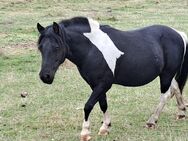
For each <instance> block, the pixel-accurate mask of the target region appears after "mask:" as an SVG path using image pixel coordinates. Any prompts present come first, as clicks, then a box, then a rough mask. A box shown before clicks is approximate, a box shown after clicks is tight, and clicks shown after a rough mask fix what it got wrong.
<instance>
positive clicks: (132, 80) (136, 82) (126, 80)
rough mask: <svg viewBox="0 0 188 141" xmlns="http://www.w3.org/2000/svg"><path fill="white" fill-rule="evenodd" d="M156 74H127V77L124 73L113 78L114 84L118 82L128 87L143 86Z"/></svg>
mask: <svg viewBox="0 0 188 141" xmlns="http://www.w3.org/2000/svg"><path fill="white" fill-rule="evenodd" d="M157 76H158V74H155V75H134V76H129V77H126V75H125V76H122V78H119V79H115V81H114V84H119V85H123V86H128V87H137V86H143V85H145V84H148V83H150V82H151V81H153V80H154V79H155V78H156V77H157Z"/></svg>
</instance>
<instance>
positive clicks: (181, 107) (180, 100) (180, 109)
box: [171, 79, 186, 119]
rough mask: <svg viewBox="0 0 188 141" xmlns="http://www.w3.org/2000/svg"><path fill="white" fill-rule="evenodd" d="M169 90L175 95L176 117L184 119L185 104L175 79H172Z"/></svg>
mask: <svg viewBox="0 0 188 141" xmlns="http://www.w3.org/2000/svg"><path fill="white" fill-rule="evenodd" d="M171 92H172V94H173V95H175V97H176V101H177V106H178V114H177V119H185V112H186V106H185V104H184V101H183V97H182V94H181V92H180V89H179V86H178V83H177V81H176V80H175V79H173V80H172V84H171Z"/></svg>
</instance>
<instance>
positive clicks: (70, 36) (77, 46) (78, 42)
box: [66, 32, 89, 68]
mask: <svg viewBox="0 0 188 141" xmlns="http://www.w3.org/2000/svg"><path fill="white" fill-rule="evenodd" d="M67 44H68V52H67V57H66V58H67V59H68V60H70V61H71V62H72V63H74V64H75V65H76V66H77V67H79V68H81V67H82V64H83V62H84V60H85V58H86V57H87V55H88V52H89V45H88V42H87V41H86V38H85V37H84V36H83V35H82V34H81V33H76V32H67Z"/></svg>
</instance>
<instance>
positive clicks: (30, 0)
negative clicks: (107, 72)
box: [0, 0, 188, 141]
mask: <svg viewBox="0 0 188 141" xmlns="http://www.w3.org/2000/svg"><path fill="white" fill-rule="evenodd" d="M73 16H88V17H92V18H94V19H97V20H98V21H100V22H101V23H104V24H109V25H112V26H114V27H116V28H119V29H124V30H128V29H135V28H138V27H142V26H146V25H151V24H165V25H169V26H172V27H174V28H176V29H179V30H182V31H185V32H186V33H187V34H188V2H187V1H186V0H0V81H1V82H0V141H77V140H79V134H80V131H81V125H82V121H83V106H84V104H85V102H86V100H87V98H88V97H89V95H90V93H91V90H90V88H89V87H88V85H87V84H86V83H85V82H84V81H83V80H82V78H81V77H80V75H79V73H78V71H77V69H76V67H75V66H74V65H73V64H70V63H69V62H66V63H65V64H64V65H62V66H61V67H60V69H59V70H58V72H57V74H56V78H55V81H54V83H53V84H52V85H45V84H43V83H42V82H41V81H40V80H39V77H38V72H39V70H40V62H41V58H40V53H39V51H38V50H37V46H36V42H37V38H38V33H37V30H36V24H37V22H40V23H41V24H42V25H44V26H47V25H49V24H51V23H52V22H53V21H60V20H62V19H65V18H70V17H73ZM133 57H134V56H133ZM141 73H142V72H141ZM22 91H27V92H28V93H29V96H28V98H27V104H26V107H22V106H21V105H22V101H21V97H20V93H21V92H22ZM187 93H188V88H187V86H186V88H185V91H184V97H185V98H186V99H187V100H188V94H187ZM159 97H160V91H159V80H158V79H156V80H154V81H153V82H152V83H150V84H148V85H146V86H143V87H139V88H126V87H122V86H117V85H114V86H113V87H112V89H111V90H110V91H109V92H108V103H109V112H110V114H111V118H112V129H111V133H110V134H109V136H106V137H100V136H98V135H97V133H98V129H99V128H100V126H101V121H102V113H101V111H100V110H99V106H98V104H97V105H96V106H95V108H94V110H93V112H92V113H91V116H90V119H91V131H92V134H91V135H92V138H93V141H163V140H165V141H187V140H188V119H186V120H184V121H177V120H176V112H177V106H176V102H175V99H174V98H173V99H172V100H171V101H169V103H168V104H167V105H166V107H165V108H164V110H163V113H162V115H161V117H160V119H159V122H158V126H157V128H156V129H155V130H148V129H146V128H143V126H144V125H145V122H146V121H147V120H148V118H149V116H150V115H151V113H152V112H153V110H154V108H155V107H156V105H157V104H158V101H159Z"/></svg>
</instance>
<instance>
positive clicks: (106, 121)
mask: <svg viewBox="0 0 188 141" xmlns="http://www.w3.org/2000/svg"><path fill="white" fill-rule="evenodd" d="M109 125H110V116H109V114H108V112H105V113H104V117H103V124H102V126H101V128H100V129H99V135H107V134H108V133H109V132H110V127H109Z"/></svg>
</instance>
